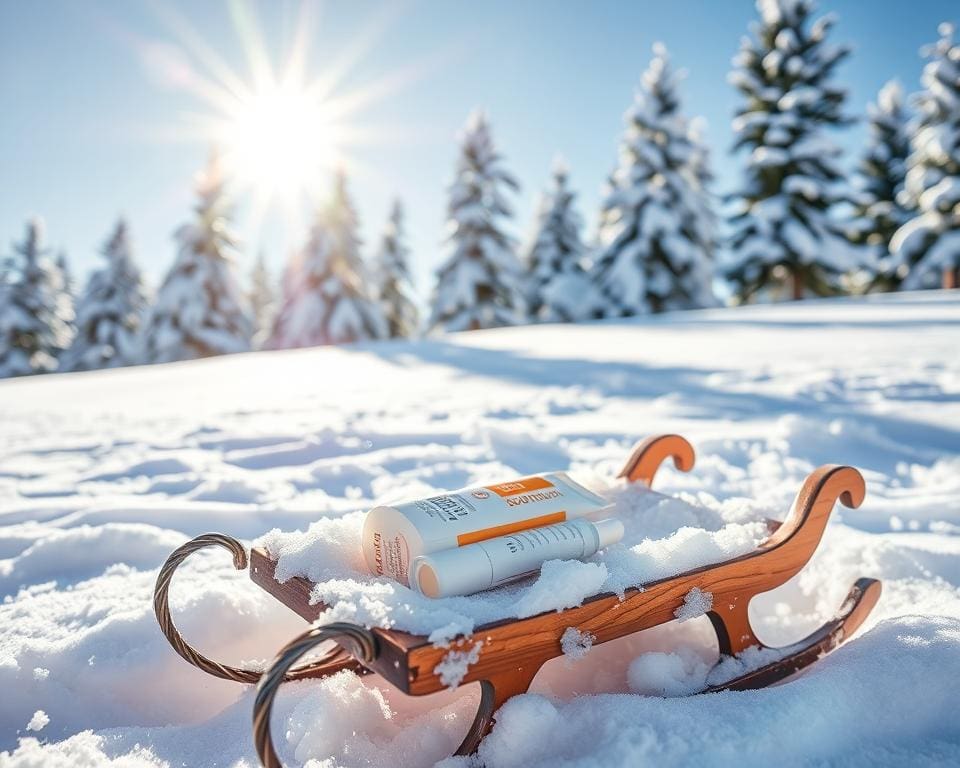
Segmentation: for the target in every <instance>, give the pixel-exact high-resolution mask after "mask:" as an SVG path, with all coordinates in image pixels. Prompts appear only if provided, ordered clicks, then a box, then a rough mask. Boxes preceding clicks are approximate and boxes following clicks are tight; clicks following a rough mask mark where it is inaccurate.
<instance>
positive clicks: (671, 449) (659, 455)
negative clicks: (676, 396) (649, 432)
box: [617, 435, 696, 487]
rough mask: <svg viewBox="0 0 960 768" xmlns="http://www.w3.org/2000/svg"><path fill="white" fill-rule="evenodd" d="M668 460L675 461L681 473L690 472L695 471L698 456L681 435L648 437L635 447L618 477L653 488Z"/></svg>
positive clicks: (674, 463)
mask: <svg viewBox="0 0 960 768" xmlns="http://www.w3.org/2000/svg"><path fill="white" fill-rule="evenodd" d="M668 458H672V459H673V466H675V467H676V468H677V469H679V470H680V471H681V472H689V471H690V470H691V469H693V464H694V462H695V461H696V454H695V453H694V450H693V446H692V445H690V443H689V442H688V441H687V439H686V438H685V437H681V436H680V435H657V436H655V437H648V438H647V439H646V440H643V441H641V442H639V443H637V444H636V446H634V449H633V451H632V452H631V453H630V457H629V458H628V459H627V463H626V464H624V465H623V469H621V470H620V474H619V475H617V477H625V478H627V480H629V481H630V482H631V483H638V482H639V483H643V484H644V485H646V486H648V487H649V486H652V485H653V478H654V477H655V476H656V474H657V470H658V469H660V465H661V464H663V462H664V461H666V460H667V459H668Z"/></svg>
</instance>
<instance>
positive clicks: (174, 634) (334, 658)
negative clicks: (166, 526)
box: [153, 533, 344, 683]
mask: <svg viewBox="0 0 960 768" xmlns="http://www.w3.org/2000/svg"><path fill="white" fill-rule="evenodd" d="M206 547H223V548H224V549H226V550H227V551H228V552H229V553H230V554H231V555H233V567H234V568H236V569H237V570H238V571H242V570H244V569H245V568H246V567H247V552H246V550H245V549H244V548H243V545H242V544H241V543H240V542H239V541H237V540H236V539H235V538H233V537H232V536H227V535H225V534H222V533H204V534H203V535H201V536H197V537H196V538H194V539H190V541H188V542H187V543H185V544H181V545H180V546H179V547H177V548H176V549H175V550H173V552H171V553H170V557H168V558H167V560H166V562H165V563H164V564H163V566H162V567H161V568H160V573H159V574H158V575H157V583H156V586H155V587H154V590H153V611H154V613H155V614H156V616H157V623H158V624H159V625H160V630H161V631H162V632H163V634H164V635H165V636H166V638H167V642H169V643H170V645H171V647H172V648H173V650H175V651H176V652H177V653H178V654H180V656H182V657H183V658H184V659H186V660H187V661H188V662H190V663H191V664H193V666H195V667H197V668H198V669H202V670H203V671H204V672H206V673H207V674H208V675H213V676H214V677H219V678H222V679H224V680H234V681H236V682H238V683H255V682H257V681H258V680H259V679H260V676H261V674H262V673H261V672H260V671H259V670H255V669H242V668H240V667H231V666H229V665H228V664H220V663H219V662H216V661H213V660H212V659H208V658H207V657H206V656H204V655H203V654H202V653H200V651H198V650H197V649H196V648H194V647H193V646H192V645H190V643H188V642H187V641H186V640H184V639H183V635H181V634H180V631H179V630H178V629H177V627H176V625H175V624H174V623H173V617H172V616H171V615H170V598H169V595H170V581H171V579H173V574H174V572H175V571H176V570H177V568H179V567H180V564H181V563H182V562H183V561H184V560H186V559H187V558H188V557H190V555H192V554H193V553H194V552H197V551H199V550H201V549H205V548H206ZM339 651H340V649H339V648H337V647H334V648H333V649H332V650H331V651H330V652H329V653H327V654H325V655H324V656H322V657H321V658H320V659H317V660H316V661H313V662H310V663H309V664H304V665H303V666H302V667H297V668H295V669H291V670H290V671H289V672H288V673H287V679H288V680H299V679H301V678H305V677H322V676H323V675H325V674H332V673H333V672H336V671H337V670H338V669H341V668H344V664H343V659H342V658H340V657H339Z"/></svg>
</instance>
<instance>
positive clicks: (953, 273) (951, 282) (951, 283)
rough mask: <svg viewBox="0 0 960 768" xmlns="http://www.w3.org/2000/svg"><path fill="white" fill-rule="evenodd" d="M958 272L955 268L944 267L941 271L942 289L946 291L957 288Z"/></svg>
mask: <svg viewBox="0 0 960 768" xmlns="http://www.w3.org/2000/svg"><path fill="white" fill-rule="evenodd" d="M958 271H960V270H958V269H956V268H955V267H944V270H943V287H944V288H946V289H948V290H949V289H951V288H956V287H957V283H958V280H957V272H958Z"/></svg>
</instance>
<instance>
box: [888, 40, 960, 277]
mask: <svg viewBox="0 0 960 768" xmlns="http://www.w3.org/2000/svg"><path fill="white" fill-rule="evenodd" d="M938 31H939V32H940V40H939V41H938V42H937V43H936V44H934V45H931V46H929V47H927V48H926V49H924V51H923V53H924V55H925V56H926V57H927V58H928V59H929V61H928V62H927V65H926V66H925V67H924V70H923V75H922V76H921V84H922V85H923V90H922V91H921V92H920V93H919V94H918V96H917V104H916V106H917V112H918V116H919V120H918V125H917V128H916V130H915V132H914V134H913V142H912V151H911V153H910V157H909V160H908V168H907V180H906V191H907V195H908V196H909V198H910V199H912V200H915V201H916V205H917V211H916V215H915V217H914V218H912V219H911V220H910V221H908V222H907V223H906V224H904V225H903V226H902V227H901V228H900V229H899V230H898V231H897V233H896V234H895V235H894V236H893V240H892V241H891V243H890V250H891V251H892V253H893V256H894V258H895V259H896V260H897V262H898V264H899V265H900V268H901V269H904V270H906V271H907V275H906V277H905V278H904V280H903V283H902V287H903V288H904V289H907V290H913V289H916V288H935V287H937V286H938V285H942V286H943V287H944V288H956V287H958V286H960V280H958V278H960V275H958V272H960V45H958V44H957V43H954V42H953V33H954V29H953V25H952V24H946V23H944V24H941V25H940V28H939V30H938Z"/></svg>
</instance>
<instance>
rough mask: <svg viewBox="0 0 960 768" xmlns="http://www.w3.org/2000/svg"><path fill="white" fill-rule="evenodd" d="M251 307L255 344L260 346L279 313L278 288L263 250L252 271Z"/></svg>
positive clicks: (268, 334)
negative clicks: (275, 286) (274, 283)
mask: <svg viewBox="0 0 960 768" xmlns="http://www.w3.org/2000/svg"><path fill="white" fill-rule="evenodd" d="M250 307H251V310H252V311H253V325H254V329H255V331H254V334H255V335H254V346H256V347H258V348H259V347H262V346H263V345H264V343H265V342H266V340H267V339H268V338H269V336H270V332H271V329H272V327H273V321H274V318H275V317H276V314H277V296H276V290H275V289H274V285H273V277H272V276H271V274H270V270H269V269H268V268H267V262H266V259H265V258H264V256H263V251H260V253H259V254H258V255H257V260H256V262H255V263H254V265H253V271H252V272H251V273H250Z"/></svg>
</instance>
